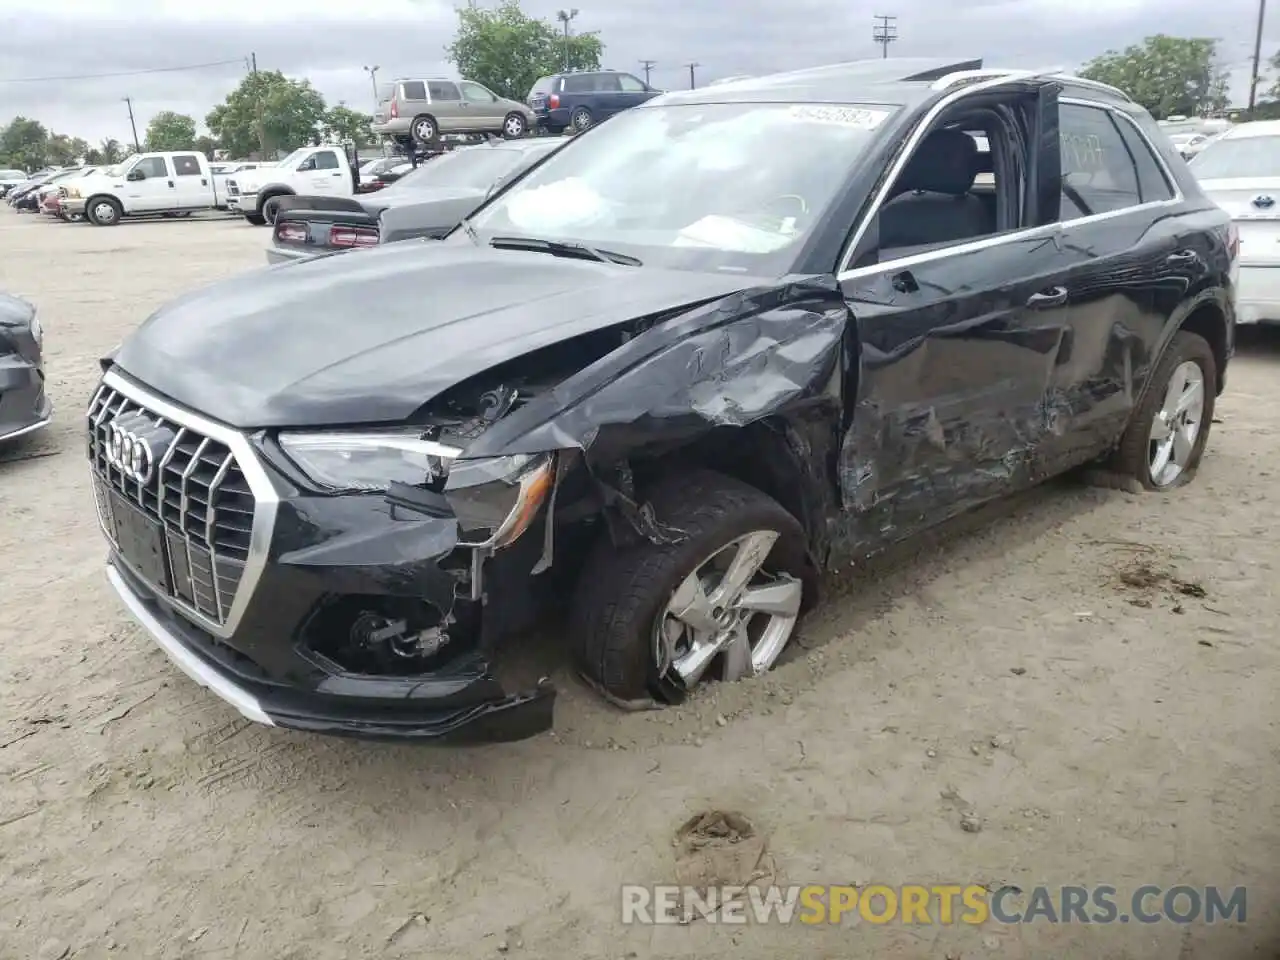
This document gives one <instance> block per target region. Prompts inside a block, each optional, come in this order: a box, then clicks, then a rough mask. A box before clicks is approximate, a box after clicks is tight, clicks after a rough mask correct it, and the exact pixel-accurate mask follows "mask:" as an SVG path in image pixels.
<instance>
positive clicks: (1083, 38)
mask: <svg viewBox="0 0 1280 960" xmlns="http://www.w3.org/2000/svg"><path fill="white" fill-rule="evenodd" d="M483 2H491V0H483ZM578 2H579V3H580V4H583V3H584V0H578ZM563 5H564V4H563V2H560V3H558V2H556V0H525V9H526V10H527V11H528V12H529V13H531V14H533V15H535V16H542V17H546V18H548V19H553V18H554V16H555V11H556V9H557V7H559V6H563ZM5 8H6V9H5V17H4V27H3V28H0V81H3V80H5V79H6V78H9V79H13V78H44V77H76V76H83V75H85V74H102V73H119V72H125V71H141V70H148V69H154V68H157V67H180V66H186V65H190V64H204V63H211V62H214V61H224V60H230V61H234V62H233V63H230V64H225V65H222V66H214V67H207V68H204V69H200V70H190V71H175V72H170V73H150V74H138V75H136V76H121V77H105V78H101V79H93V80H75V79H67V80H52V79H50V80H44V81H41V82H21V83H14V82H0V124H3V123H5V122H7V121H8V119H9V117H10V115H16V114H22V115H24V116H29V117H34V118H36V119H39V120H41V121H42V122H44V123H45V124H46V125H48V126H49V127H51V128H52V129H54V130H57V131H59V132H65V133H69V134H72V135H76V136H82V137H85V138H86V139H89V140H99V139H101V138H103V137H106V136H112V137H115V138H117V139H119V140H122V141H127V140H129V139H131V134H130V131H129V117H128V113H127V111H126V108H125V104H124V102H123V98H124V97H130V98H132V100H133V104H134V111H135V115H136V118H137V122H138V132H139V134H142V133H143V131H144V130H145V129H146V125H147V122H148V121H149V120H150V118H151V117H152V116H153V115H154V114H155V113H157V112H159V111H160V110H177V111H179V112H181V113H187V114H191V115H192V116H194V117H196V118H197V120H200V121H202V120H203V118H204V116H205V114H207V113H208V111H209V110H210V108H211V107H213V106H214V105H215V104H216V103H219V102H221V101H222V99H223V98H224V97H225V96H226V95H227V93H228V92H229V91H230V90H231V89H233V88H234V86H235V85H236V84H237V83H238V82H239V81H240V79H241V78H242V77H243V76H244V75H245V72H246V69H247V60H248V58H249V56H250V54H256V55H257V62H258V66H259V67H260V68H262V69H276V70H281V71H283V72H284V73H286V74H288V75H290V76H296V77H306V78H308V79H310V80H311V82H312V83H313V84H314V85H315V86H316V87H317V88H318V89H319V90H320V91H321V93H323V94H324V96H325V98H326V99H327V100H328V101H329V102H330V103H336V102H339V101H345V102H346V103H347V104H348V105H350V106H352V107H356V108H358V109H365V110H368V109H371V107H372V101H373V90H372V87H371V84H370V81H369V75H368V74H367V73H365V72H364V70H363V69H362V68H363V67H365V66H377V67H379V68H380V70H379V76H380V77H382V78H390V77H392V76H397V75H411V74H426V75H436V74H438V75H453V73H454V71H453V68H452V65H451V64H449V63H447V62H446V61H445V56H444V47H445V46H446V45H447V44H448V43H449V41H450V40H451V39H452V35H453V29H454V25H455V23H456V17H455V15H454V12H453V8H452V4H450V3H448V2H443V0H377V2H374V3H363V2H341V0H212V2H210V3H207V4H192V3H190V2H189V0H184V2H178V0H58V2H57V3H56V4H50V3H48V2H47V0H45V2H43V3H41V2H35V0H8V2H6V3H5ZM51 8H53V9H51ZM579 9H580V10H581V12H580V13H579V15H578V17H577V19H576V20H575V21H574V28H575V29H580V30H595V31H598V32H599V33H600V36H601V39H602V40H603V41H604V44H605V65H606V66H609V67H613V68H615V69H619V70H634V71H637V72H638V71H639V66H638V61H639V60H640V59H641V58H648V59H653V60H656V61H657V66H656V67H655V69H654V71H653V82H654V83H655V84H657V85H658V86H663V87H668V88H679V87H684V86H687V84H688V70H687V69H686V68H685V66H684V65H685V64H686V63H688V62H690V61H696V62H698V63H699V64H701V65H700V66H699V67H698V68H697V79H698V82H699V84H700V85H701V84H702V83H705V82H707V81H710V80H713V79H715V78H716V77H723V76H730V75H735V74H743V73H746V74H760V73H766V72H770V71H775V70H789V69H796V68H799V67H805V66H811V65H814V64H817V63H831V62H837V61H841V60H853V59H859V58H863V57H873V56H876V55H877V54H878V53H879V49H878V48H877V47H876V46H875V45H874V44H873V43H872V40H871V28H872V17H873V15H874V14H876V13H879V12H881V11H880V8H879V7H878V6H877V7H874V8H873V7H872V6H868V5H864V4H862V3H860V2H855V3H853V4H847V3H835V2H831V0H791V2H789V3H786V4H752V5H751V6H750V15H748V16H744V15H743V9H744V8H743V7H742V6H741V5H740V4H737V3H729V2H727V0H701V2H699V3H695V4H691V3H689V2H687V0H610V2H609V3H601V4H600V5H599V6H597V7H589V6H586V5H582V6H580V8H579ZM892 9H893V12H894V13H896V15H897V18H898V19H897V27H898V34H899V40H898V42H897V43H895V44H894V46H893V48H892V52H893V53H894V54H898V55H901V56H928V57H934V56H954V57H956V58H957V59H965V58H968V57H974V56H979V57H984V58H985V59H986V62H987V63H988V64H989V65H993V64H1008V65H1010V66H1046V65H1054V66H1057V65H1061V66H1067V67H1072V66H1076V65H1078V64H1079V63H1081V62H1083V61H1084V60H1087V59H1088V58H1089V57H1091V56H1094V55H1096V54H1097V53H1100V52H1102V51H1103V50H1106V49H1108V48H1119V47H1123V46H1126V45H1127V44H1129V43H1133V42H1137V41H1140V40H1141V39H1142V38H1143V37H1144V36H1146V35H1148V34H1152V33H1158V32H1163V33H1171V34H1178V35H1183V36H1204V35H1210V36H1213V35H1218V36H1220V37H1221V38H1222V40H1223V44H1222V47H1223V52H1224V55H1225V57H1226V59H1227V60H1228V61H1230V63H1231V64H1232V67H1233V78H1234V80H1235V84H1234V89H1235V92H1236V93H1237V95H1238V96H1239V97H1241V98H1242V97H1243V96H1244V90H1245V84H1246V83H1247V77H1248V57H1249V56H1250V54H1251V53H1252V26H1253V23H1254V18H1255V16H1256V6H1255V3H1254V0H1220V2H1218V3H1216V4H1215V5H1214V7H1213V15H1212V17H1211V18H1209V17H1207V16H1206V13H1205V7H1204V5H1203V3H1202V2H1201V0H1076V2H1073V3H1069V4H1064V3H1062V2H1061V0H968V2H967V3H964V4H960V3H954V2H947V0H897V2H896V3H895V4H893V5H892ZM1228 25H1229V27H1228ZM1277 46H1280V31H1277V33H1276V34H1275V35H1274V39H1271V40H1269V42H1267V43H1265V44H1264V56H1268V55H1269V54H1270V52H1272V51H1274V50H1275V49H1276V48H1277Z"/></svg>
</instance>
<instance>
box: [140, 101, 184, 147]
mask: <svg viewBox="0 0 1280 960" xmlns="http://www.w3.org/2000/svg"><path fill="white" fill-rule="evenodd" d="M195 142H196V122H195V120H193V119H191V117H188V116H187V115H186V114H184V113H174V112H173V111H172V110H161V111H160V112H159V113H157V114H156V115H155V116H154V117H152V118H151V122H150V123H149V124H147V139H146V142H145V146H146V148H147V149H148V150H190V149H192V147H194V146H195Z"/></svg>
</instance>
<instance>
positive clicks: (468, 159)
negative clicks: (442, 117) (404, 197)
mask: <svg viewBox="0 0 1280 960" xmlns="http://www.w3.org/2000/svg"><path fill="white" fill-rule="evenodd" d="M541 156H542V152H541V151H538V150H532V149H524V150H519V149H509V150H504V149H503V148H502V147H474V148H471V149H467V148H464V149H462V150H455V151H453V152H452V153H446V154H445V155H444V156H442V157H437V158H436V159H435V160H432V161H430V162H428V163H427V164H425V165H423V166H421V167H419V168H418V169H417V170H414V171H411V172H410V173H406V174H405V175H404V176H403V177H401V178H400V179H399V180H397V181H396V182H395V183H393V184H392V185H391V186H389V187H387V188H386V189H385V190H383V191H382V192H383V193H392V192H394V191H400V192H401V193H405V192H408V191H411V190H431V189H435V188H436V187H453V188H461V189H464V190H480V191H484V190H488V189H489V187H491V186H493V182H494V181H495V180H497V179H498V178H499V177H501V176H504V175H506V174H507V173H510V172H511V171H512V170H514V169H516V167H517V166H519V165H520V163H521V162H522V161H523V162H527V163H533V162H534V161H535V160H536V159H537V158H538V157H541ZM526 158H527V159H526Z"/></svg>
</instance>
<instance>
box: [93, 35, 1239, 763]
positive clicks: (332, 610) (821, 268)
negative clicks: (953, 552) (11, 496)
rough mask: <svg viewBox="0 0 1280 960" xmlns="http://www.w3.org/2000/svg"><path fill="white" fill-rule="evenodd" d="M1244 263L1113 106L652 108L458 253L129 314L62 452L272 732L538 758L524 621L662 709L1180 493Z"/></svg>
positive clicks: (194, 639)
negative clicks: (903, 596) (882, 597)
mask: <svg viewBox="0 0 1280 960" xmlns="http://www.w3.org/2000/svg"><path fill="white" fill-rule="evenodd" d="M976 135H980V136H981V137H982V138H984V139H985V140H986V141H987V143H988V144H989V147H990V150H989V152H988V153H986V155H985V156H984V155H982V153H981V151H980V149H979V145H978V142H977V140H976V139H975V136H976ZM778 144H786V146H787V149H778ZM1206 155H1207V154H1206ZM984 168H986V169H989V170H990V171H992V172H993V177H992V179H991V181H990V185H989V186H988V187H984V188H981V189H979V188H975V186H974V181H975V177H976V174H977V172H980V171H982V170H983V169H984ZM1028 177H1030V178H1031V179H1030V181H1029V182H1028V179H1027V178H1028ZM1235 258H1236V237H1235V233H1234V230H1233V228H1232V226H1231V223H1230V221H1229V219H1228V217H1227V216H1226V214H1224V213H1223V212H1222V211H1220V210H1219V209H1218V208H1217V207H1215V206H1214V205H1213V203H1212V202H1211V201H1210V200H1209V199H1208V198H1207V197H1206V196H1205V194H1204V193H1203V192H1202V191H1201V190H1200V188H1199V187H1198V186H1197V184H1196V182H1195V179H1194V178H1193V177H1192V176H1191V173H1190V171H1189V170H1188V168H1187V165H1186V164H1184V163H1183V162H1182V161H1181V160H1179V159H1178V155H1177V153H1176V151H1174V149H1173V147H1172V146H1171V145H1170V144H1169V142H1168V139H1167V138H1166V137H1164V136H1163V135H1161V134H1160V133H1159V130H1158V128H1157V127H1156V126H1155V124H1154V123H1153V122H1152V120H1151V118H1150V117H1149V116H1148V115H1147V114H1146V112H1145V111H1143V110H1142V108H1141V107H1139V106H1138V105H1136V104H1135V103H1133V102H1131V101H1130V100H1129V99H1127V98H1126V97H1125V95H1124V94H1122V93H1121V92H1120V91H1118V90H1115V89H1114V88H1111V87H1107V86H1105V85H1102V84H1098V83H1093V82H1089V81H1085V80H1080V79H1076V78H1073V77H1068V76H1063V75H1061V74H1059V73H1055V72H1036V71H1029V70H1019V71H998V70H970V69H964V70H956V69H955V67H954V65H952V64H948V63H946V62H944V61H938V60H910V59H908V60H895V59H890V60H874V61H865V62H858V63H852V64H841V65H838V66H833V67H826V68H822V69H816V70H810V71H799V72H795V73H790V74H788V75H787V76H786V77H785V78H778V77H762V78H760V79H759V80H758V81H740V82H739V83H738V84H735V85H734V86H733V87H732V88H727V89H726V88H713V89H710V90H692V91H685V92H680V93H672V94H668V95H665V96H663V97H661V98H658V99H655V100H652V101H650V102H649V103H647V104H644V105H642V106H640V107H637V108H635V109H633V110H628V111H626V112H624V113H622V114H620V115H619V116H617V117H616V118H614V119H613V120H611V121H609V122H608V123H604V124H601V125H599V126H598V127H595V128H592V129H590V130H588V131H587V132H586V133H585V134H582V135H580V136H577V137H574V138H572V139H570V140H569V142H568V143H567V145H565V146H564V147H563V149H562V150H560V151H558V152H556V153H555V154H553V155H552V156H550V157H548V158H547V159H546V160H545V161H544V162H543V163H540V164H539V165H538V166H537V167H535V168H534V169H532V170H530V171H529V172H527V173H526V174H525V175H524V176H523V177H520V178H519V179H517V180H515V181H513V182H512V183H510V184H509V185H507V186H506V188H505V189H502V190H500V191H499V192H498V193H496V194H495V195H494V196H493V197H492V198H491V199H490V200H489V202H488V203H486V204H485V205H484V206H483V207H482V208H481V209H480V210H478V211H477V212H476V213H475V214H474V215H473V216H471V217H470V218H468V221H467V222H466V223H464V224H461V225H460V226H459V228H458V229H456V230H455V231H453V232H452V233H451V234H450V235H449V236H448V237H447V238H445V239H444V240H443V241H439V242H435V243H391V244H385V245H383V246H380V247H379V248H377V249H374V250H366V251H363V252H361V253H360V254H358V255H355V256H336V257H329V258H324V259H317V260H313V261H311V262H308V263H299V264H293V265H290V266H287V267H283V268H280V267H276V268H268V269H264V270H262V271H256V272H252V273H249V274H242V275H240V276H238V277H236V278H235V279H233V280H230V281H227V282H225V283H223V284H220V285H215V286H212V287H208V288H205V289H204V290H201V291H199V292H196V293H190V294H187V295H186V296H184V297H182V298H181V299H180V300H177V301H176V302H174V303H172V304H170V305H169V306H167V307H163V308H161V309H160V310H159V311H157V312H156V313H154V314H152V315H151V317H150V318H149V319H148V320H147V322H146V323H145V324H143V325H141V326H140V327H139V328H138V329H137V330H136V332H134V333H133V334H132V335H131V336H130V337H129V338H128V339H126V340H125V341H124V343H123V344H122V345H121V346H120V348H119V349H118V350H117V351H116V352H115V353H114V354H113V355H112V356H110V357H109V358H107V360H106V361H104V368H105V372H104V375H103V380H102V383H101V384H100V386H99V387H98V389H97V391H96V393H95V395H94V397H93V399H92V401H91V404H90V407H89V411H88V427H89V442H88V459H89V465H90V467H91V470H92V479H93V487H94V489H95V490H96V494H97V497H98V505H99V510H100V516H101V518H102V522H103V526H104V529H105V530H106V531H107V533H108V536H109V539H110V560H109V564H110V565H109V567H108V577H109V579H110V582H111V583H112V585H113V587H114V588H115V590H116V591H117V592H118V594H119V596H120V598H121V599H122V601H123V602H124V604H125V605H126V606H127V607H128V608H129V610H130V611H132V613H133V615H134V616H135V617H136V618H137V619H138V620H139V622H141V623H142V624H143V625H144V626H145V628H146V629H147V630H148V631H149V632H150V633H151V635H152V636H153V637H154V638H155V639H156V642H157V643H158V644H159V645H160V646H161V647H162V648H163V649H164V650H165V651H166V652H167V653H168V654H169V655H170V656H171V657H173V659H174V660H175V661H176V662H177V664H178V665H179V666H180V667H181V668H182V669H184V670H186V671H187V672H188V673H190V674H191V675H192V676H194V677H195V678H196V679H197V680H198V681H199V682H200V683H202V684H204V685H205V686H207V687H208V688H209V689H210V690H212V691H213V692H214V693H216V694H218V695H219V696H222V697H223V698H225V699H226V700H228V701H229V702H230V703H232V704H233V705H234V706H235V707H236V708H237V709H238V710H239V711H240V712H241V713H242V714H244V715H245V716H246V717H249V718H251V719H254V720H257V721H259V722H263V723H269V724H276V725H279V726H284V727H295V728H301V729H305V730H312V731H322V732H329V733H345V734H351V735H357V736H367V737H401V738H408V739H417V740H423V739H430V738H433V737H441V736H446V735H454V736H458V737H471V738H487V739H503V738H515V737H520V736H524V735H529V734H532V733H535V732H537V731H539V730H543V729H545V728H546V727H547V726H549V725H550V723H551V719H552V717H551V711H552V697H553V691H552V689H551V688H550V687H549V685H547V684H545V683H539V684H536V685H534V684H530V686H529V687H528V688H527V689H523V690H519V691H517V692H514V693H510V692H507V691H505V690H504V689H503V687H502V685H501V684H500V683H499V681H498V679H497V664H498V663H499V662H500V661H501V659H502V658H503V657H504V656H505V653H504V646H503V640H504V638H509V637H510V636H512V635H513V634H517V633H519V632H520V631H522V630H524V629H526V627H527V626H528V625H529V624H530V623H531V622H533V621H534V620H535V619H536V617H537V616H538V615H539V613H540V612H544V611H546V610H548V609H550V610H553V611H560V612H564V613H565V614H566V615H567V621H568V627H567V640H568V643H569V644H570V646H571V649H572V650H573V652H574V656H575V658H576V660H577V663H578V666H579V668H580V670H581V671H582V673H583V674H584V675H585V676H586V677H587V678H588V679H589V680H590V682H591V683H592V684H593V685H595V686H596V687H597V688H598V689H600V690H601V691H603V692H604V693H605V694H606V695H607V696H608V697H609V698H610V699H611V700H612V701H614V702H618V703H624V704H627V705H643V704H650V705H651V704H652V703H653V702H654V701H657V702H668V701H675V700H679V699H681V698H682V697H684V696H685V695H687V693H688V692H689V691H691V690H693V689H695V688H696V687H697V686H698V685H699V684H700V683H702V682H703V681H706V680H710V679H721V680H734V679H737V678H739V677H745V676H750V675H753V674H758V673H761V672H763V671H766V670H768V669H769V668H770V667H772V666H773V665H774V663H775V662H776V661H777V659H778V657H779V656H780V655H781V654H782V653H783V651H784V649H785V648H786V646H787V644H788V641H789V640H790V639H791V637H792V635H793V634H794V632H795V630H796V626H797V623H798V622H799V619H800V617H801V615H802V614H803V613H804V612H805V611H806V610H807V609H808V608H810V607H811V606H812V605H813V604H814V603H816V602H817V600H818V597H817V589H818V585H819V576H818V574H819V573H820V571H822V570H829V571H832V572H836V571H845V570H848V569H849V566H850V564H851V563H854V562H860V561H861V560H862V559H863V558H865V557H868V556H870V555H872V554H874V553H875V552H876V551H878V550H880V549H882V548H884V547H885V546H887V545H888V544H890V543H892V542H895V541H898V540H901V539H903V538H906V537H910V536H912V535H913V534H916V533H918V532H920V531H922V530H924V529H926V528H929V527H932V526H934V525H936V524H938V523H940V522H942V521H944V520H946V519H948V518H951V517H954V516H956V515H957V514H959V513H961V512H963V511H966V510H968V509H970V508H972V507H974V506H976V505H977V504H980V503H983V502H986V501H989V500H991V499H993V498H997V497H1000V496H1003V495H1006V494H1009V493H1010V492H1012V491H1015V490H1019V489H1023V488H1026V487H1029V486H1031V485H1033V484H1035V483H1037V482H1038V481H1040V480H1042V479H1044V478H1045V477H1048V476H1052V475H1054V474H1057V473H1060V472H1062V471H1064V470H1067V469H1069V468H1071V467H1073V466H1076V465H1079V464H1085V463H1090V462H1095V461H1101V462H1104V463H1105V464H1106V469H1107V470H1109V471H1111V472H1112V473H1113V474H1115V475H1117V476H1121V477H1127V478H1129V482H1130V483H1132V484H1134V485H1135V486H1137V487H1139V488H1140V489H1144V490H1154V491H1160V492H1162V493H1165V494H1168V493H1170V492H1171V491H1172V490H1174V488H1176V487H1178V486H1179V485H1181V484H1183V483H1186V482H1187V481H1188V480H1190V479H1191V478H1192V476H1193V474H1194V472H1195V470H1196V467H1197V464H1198V463H1199V461H1200V459H1201V456H1202V454H1203V452H1204V449H1205V444H1206V442H1207V440H1208V437H1209V431H1210V424H1211V423H1212V419H1213V410H1214V403H1215V399H1216V397H1217V396H1218V394H1219V393H1220V391H1221V390H1222V387H1223V383H1224V377H1225V373H1226V367H1227V363H1228V360H1229V358H1230V357H1231V355H1232V351H1233V342H1234V341H1233V331H1234V312H1233V306H1232V293H1233V290H1232V275H1233V273H1234V270H1235Z"/></svg>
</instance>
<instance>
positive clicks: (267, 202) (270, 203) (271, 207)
mask: <svg viewBox="0 0 1280 960" xmlns="http://www.w3.org/2000/svg"><path fill="white" fill-rule="evenodd" d="M283 196H288V194H282V193H273V194H271V195H270V196H268V197H264V198H263V200H262V205H261V206H260V207H258V213H259V215H260V216H261V217H262V222H263V223H269V224H274V223H275V222H276V216H277V214H279V212H280V210H279V207H280V198H281V197H283Z"/></svg>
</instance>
